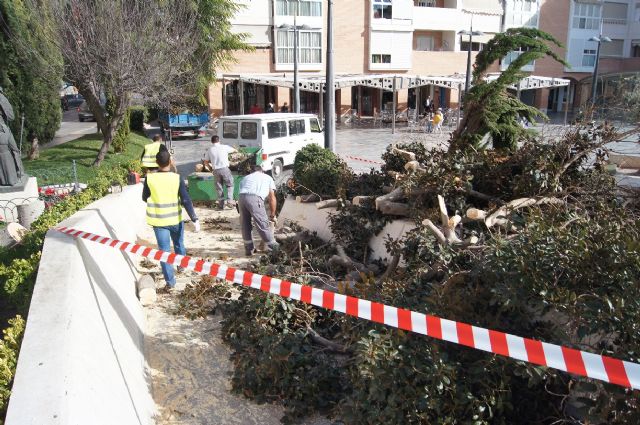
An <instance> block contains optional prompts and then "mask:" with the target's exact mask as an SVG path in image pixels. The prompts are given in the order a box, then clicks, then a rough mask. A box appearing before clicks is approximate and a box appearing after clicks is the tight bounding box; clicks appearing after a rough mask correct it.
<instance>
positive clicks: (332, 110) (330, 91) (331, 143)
mask: <svg viewBox="0 0 640 425" xmlns="http://www.w3.org/2000/svg"><path fill="white" fill-rule="evenodd" d="M333 1H334V0H328V1H327V70H326V75H325V84H324V86H325V90H326V96H325V108H324V110H325V119H324V147H325V149H328V150H330V151H331V152H335V141H336V92H335V86H334V82H335V75H334V74H335V70H334V67H333V54H334V53H333Z"/></svg>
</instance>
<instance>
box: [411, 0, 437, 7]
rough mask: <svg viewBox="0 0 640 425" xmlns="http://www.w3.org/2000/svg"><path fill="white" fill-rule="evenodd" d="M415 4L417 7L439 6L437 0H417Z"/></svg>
mask: <svg viewBox="0 0 640 425" xmlns="http://www.w3.org/2000/svg"><path fill="white" fill-rule="evenodd" d="M413 4H414V5H415V6H416V7H437V5H436V0H415V1H414V2H413Z"/></svg>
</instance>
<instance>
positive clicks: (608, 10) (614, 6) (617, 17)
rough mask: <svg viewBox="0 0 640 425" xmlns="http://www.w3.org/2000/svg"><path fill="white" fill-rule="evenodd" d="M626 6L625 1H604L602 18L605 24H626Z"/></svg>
mask: <svg viewBox="0 0 640 425" xmlns="http://www.w3.org/2000/svg"><path fill="white" fill-rule="evenodd" d="M627 7H628V5H627V4H625V3H611V2H605V3H604V5H603V8H602V19H603V21H604V23H605V24H614V25H626V24H627Z"/></svg>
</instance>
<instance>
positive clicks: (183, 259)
mask: <svg viewBox="0 0 640 425" xmlns="http://www.w3.org/2000/svg"><path fill="white" fill-rule="evenodd" d="M56 230H57V231H59V232H62V233H65V234H67V235H70V236H73V237H74V238H82V239H87V240H90V241H93V242H98V243H101V244H103V245H107V246H110V247H112V248H116V249H119V250H121V251H125V252H130V253H132V254H137V255H141V256H143V257H147V258H151V259H154V260H157V261H164V262H166V263H169V264H173V265H177V266H180V267H184V268H185V269H189V270H193V271H195V272H197V273H200V274H206V275H210V276H214V277H217V278H219V279H225V280H228V281H230V282H234V283H237V284H241V285H244V286H248V287H251V288H254V289H260V290H262V291H264V292H268V293H271V294H276V295H280V296H282V297H285V298H291V299H294V300H298V301H302V302H304V303H307V304H312V305H315V306H318V307H323V308H326V309H328V310H333V311H337V312H340V313H343V314H348V315H350V316H355V317H358V318H361V319H366V320H370V321H372V322H376V323H381V324H385V325H387V326H391V327H394V328H398V329H403V330H405V331H411V332H416V333H419V334H423V335H428V336H430V337H433V338H437V339H441V340H444V341H449V342H453V343H456V344H461V345H466V346H467V347H471V348H476V349H478V350H483V351H488V352H490V353H494V354H500V355H502V356H506V357H511V358H513V359H516V360H522V361H525V362H529V363H534V364H537V365H541V366H547V367H552V368H555V369H558V370H561V371H564V372H569V373H573V374H576V375H581V376H586V377H589V378H593V379H599V380H602V381H605V382H609V383H612V384H617V385H622V386H624V387H629V388H634V389H640V364H637V363H631V362H627V361H624V360H618V359H614V358H612V357H608V356H603V355H599V354H592V353H588V352H586V351H580V350H576V349H573V348H568V347H562V346H559V345H554V344H548V343H546V342H541V341H536V340H533V339H529V338H522V337H519V336H515V335H511V334H507V333H504V332H499V331H493V330H490V329H485V328H480V327H477V326H473V325H469V324H467V323H461V322H455V321H452V320H447V319H441V318H439V317H436V316H431V315H428V314H423V313H417V312H415V311H411V310H406V309H403V308H396V307H391V306H388V305H385V304H381V303H377V302H372V301H367V300H364V299H361V298H356V297H351V296H348V295H342V294H338V293H335V292H331V291H325V290H323V289H318V288H313V287H311V286H306V285H300V284H297V283H292V282H288V281H286V280H281V279H276V278H273V277H269V276H263V275H260V274H256V273H251V272H245V271H242V270H237V269H235V268H233V267H227V266H225V265H221V264H214V263H211V262H208V261H204V260H202V259H196V258H193V257H189V256H186V255H179V254H174V253H169V252H164V251H160V250H157V249H153V248H149V247H145V246H142V245H138V244H132V243H130V242H123V241H119V240H115V239H110V238H107V237H103V236H99V235H94V234H92V233H88V232H83V231H81V230H76V229H70V228H67V227H60V228H57V229H56Z"/></svg>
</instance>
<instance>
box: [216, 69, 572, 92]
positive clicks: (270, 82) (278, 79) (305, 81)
mask: <svg viewBox="0 0 640 425" xmlns="http://www.w3.org/2000/svg"><path fill="white" fill-rule="evenodd" d="M499 75H500V74H489V75H488V76H487V77H486V79H487V81H492V80H495V79H496V78H498V76H499ZM220 79H221V80H223V81H234V80H238V81H242V82H244V83H250V84H261V85H266V86H276V87H286V88H290V89H292V88H293V74H291V73H287V74H285V73H277V74H276V73H274V74H222V76H221V78H220ZM334 81H335V82H334V87H335V89H336V90H338V89H342V88H346V87H353V86H365V87H372V88H378V89H382V90H385V91H394V90H395V91H399V90H406V89H410V88H415V87H422V86H438V87H444V88H448V89H457V90H459V89H462V88H463V87H464V84H465V75H464V74H454V75H448V76H439V75H406V74H399V75H394V74H336V76H335V79H334ZM324 82H325V76H324V74H309V73H301V74H300V76H299V78H298V84H299V85H300V90H302V91H310V92H315V93H319V92H320V90H323V91H324V87H323V86H324ZM394 82H395V85H394ZM569 83H570V81H569V80H567V79H563V78H551V77H539V76H535V75H530V76H528V77H525V78H524V79H522V80H520V82H519V84H518V85H514V86H512V87H511V88H512V89H514V90H516V89H518V88H519V89H520V90H530V89H540V88H545V87H561V86H568V85H569Z"/></svg>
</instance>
